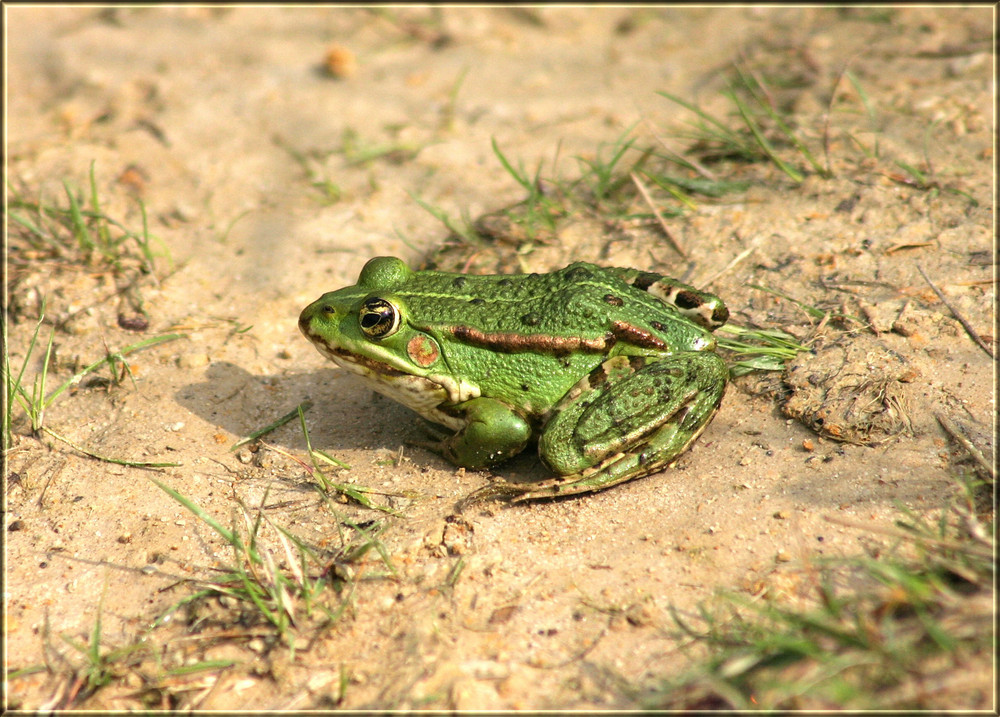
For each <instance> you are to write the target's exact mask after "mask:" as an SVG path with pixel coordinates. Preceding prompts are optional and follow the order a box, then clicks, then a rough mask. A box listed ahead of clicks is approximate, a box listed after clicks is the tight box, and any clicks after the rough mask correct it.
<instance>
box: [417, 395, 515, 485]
mask: <svg viewBox="0 0 1000 717" xmlns="http://www.w3.org/2000/svg"><path fill="white" fill-rule="evenodd" d="M454 410H456V411H458V412H459V413H460V414H461V415H462V417H463V418H464V419H465V425H464V426H462V427H461V428H460V429H459V430H458V432H457V433H455V435H453V436H449V437H448V438H445V439H444V440H442V441H440V442H439V443H436V444H434V445H431V446H428V447H430V448H432V449H434V450H436V451H437V452H438V453H440V454H441V455H442V456H444V457H445V458H447V459H448V460H449V461H451V462H452V463H455V464H456V465H460V466H465V467H466V468H485V467H486V466H491V465H493V464H495V463H499V462H501V461H505V460H507V459H508V458H511V457H513V456H516V455H517V454H518V453H520V452H521V451H523V450H524V447H525V445H527V443H528V441H529V440H530V438H531V426H529V425H528V422H527V421H525V420H524V417H523V416H522V415H521V414H519V413H517V412H516V411H514V410H513V409H511V408H510V407H509V406H507V405H506V404H504V403H501V402H500V401H496V400H494V399H492V398H473V399H471V400H469V401H465V402H464V403H460V404H458V405H456V406H455V407H454Z"/></svg>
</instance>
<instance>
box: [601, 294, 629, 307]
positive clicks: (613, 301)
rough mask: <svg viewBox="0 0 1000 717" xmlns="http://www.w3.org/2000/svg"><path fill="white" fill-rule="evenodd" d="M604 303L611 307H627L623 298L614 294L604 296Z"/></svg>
mask: <svg viewBox="0 0 1000 717" xmlns="http://www.w3.org/2000/svg"><path fill="white" fill-rule="evenodd" d="M604 302H605V303H606V304H610V305H611V306H624V305H625V302H624V301H623V300H622V297H620V296H615V295H614V294H605V295H604Z"/></svg>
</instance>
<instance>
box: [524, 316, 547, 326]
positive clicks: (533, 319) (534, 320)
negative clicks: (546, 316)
mask: <svg viewBox="0 0 1000 717" xmlns="http://www.w3.org/2000/svg"><path fill="white" fill-rule="evenodd" d="M521 323H522V324H524V325H525V326H538V325H539V324H540V323H542V317H540V316H539V315H538V314H536V313H530V314H525V315H524V316H522V317H521Z"/></svg>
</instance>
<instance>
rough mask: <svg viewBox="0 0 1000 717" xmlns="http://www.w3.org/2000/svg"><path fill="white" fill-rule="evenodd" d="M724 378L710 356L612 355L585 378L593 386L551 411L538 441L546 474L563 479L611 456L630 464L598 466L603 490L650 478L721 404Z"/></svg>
mask: <svg viewBox="0 0 1000 717" xmlns="http://www.w3.org/2000/svg"><path fill="white" fill-rule="evenodd" d="M727 378H728V369H727V367H726V364H725V362H724V361H723V360H722V359H721V358H719V357H718V356H717V355H715V354H714V353H710V352H695V351H692V352H683V353H677V354H673V355H670V356H664V357H662V358H655V359H644V358H641V357H626V356H616V357H614V358H611V359H609V360H608V361H605V362H604V364H602V366H601V368H600V369H599V370H598V371H596V372H594V373H592V374H591V376H589V377H588V379H587V380H588V381H589V382H590V383H591V384H596V385H595V386H593V387H591V388H590V389H589V390H587V389H585V388H584V387H583V386H581V385H578V386H577V387H575V388H574V390H573V391H571V392H570V394H569V395H567V397H566V399H564V400H563V401H562V402H560V404H559V405H558V406H557V407H556V412H555V414H554V415H553V416H552V418H551V419H550V420H549V422H548V424H547V425H546V427H545V432H544V433H543V434H542V436H541V437H540V439H539V442H538V449H539V453H540V454H541V456H542V458H543V460H544V461H545V462H546V464H547V465H548V466H549V467H550V468H551V469H552V471H553V472H555V473H558V474H560V475H567V476H568V475H570V474H577V473H581V472H582V471H585V470H587V469H588V468H593V467H595V466H598V465H600V464H601V463H602V461H604V460H605V459H608V458H609V457H613V456H615V455H621V454H628V455H631V456H632V458H634V460H625V461H624V463H622V465H620V466H618V468H617V469H613V468H611V467H610V466H605V467H602V470H601V472H602V473H607V474H608V475H604V476H603V477H602V478H599V479H598V480H599V482H600V483H601V484H602V485H611V484H613V483H615V482H620V481H622V480H626V479H627V478H630V477H635V475H640V474H643V473H649V472H652V471H653V470H656V469H657V468H658V467H660V466H662V465H664V464H666V463H668V462H669V461H670V460H672V459H673V458H675V457H676V456H678V455H680V454H681V453H682V452H683V451H684V449H685V448H687V446H688V444H690V443H691V441H693V440H694V439H695V438H697V436H698V434H699V433H701V430H702V428H704V426H705V425H706V424H707V423H708V421H709V420H710V419H711V417H712V415H713V414H714V413H715V410H716V409H717V408H718V406H719V403H720V401H721V400H722V394H723V393H724V391H725V388H726V381H727ZM583 383H584V382H581V384H583ZM640 454H641V455H640ZM631 463H634V464H635V465H632V466H631V467H630V468H628V469H625V467H624V466H625V464H631ZM612 474H614V475H612ZM617 474H622V475H620V476H619V475H617ZM595 478H596V476H595Z"/></svg>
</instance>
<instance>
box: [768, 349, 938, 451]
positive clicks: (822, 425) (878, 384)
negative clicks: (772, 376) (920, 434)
mask: <svg viewBox="0 0 1000 717" xmlns="http://www.w3.org/2000/svg"><path fill="white" fill-rule="evenodd" d="M919 378H920V370H919V369H918V368H917V367H916V366H914V365H913V363H912V362H911V361H909V360H907V359H906V358H905V357H904V356H902V355H901V354H899V353H897V352H896V351H894V350H893V349H891V348H889V346H888V345H886V344H885V342H883V341H880V340H879V339H878V338H877V337H875V336H870V335H861V336H844V337H841V338H839V339H838V340H836V341H833V342H831V343H829V344H827V345H824V346H822V347H821V348H813V349H812V351H810V352H807V353H803V354H800V355H799V357H798V358H796V359H794V360H793V361H792V362H791V364H790V365H789V367H788V370H787V372H786V374H785V377H784V381H785V384H786V385H787V386H788V388H789V390H790V392H791V395H789V397H788V398H787V400H785V401H784V403H783V404H782V411H783V412H784V413H785V415H787V416H790V417H791V418H795V419H797V420H800V421H802V422H803V423H805V425H807V426H808V427H809V428H811V429H812V430H814V431H816V432H817V433H818V434H820V435H821V436H825V437H827V438H832V439H834V440H836V441H845V442H848V443H857V444H859V445H866V444H870V445H878V444H880V443H884V442H885V441H888V440H890V439H892V438H895V437H897V436H899V435H901V434H909V435H912V433H913V421H912V419H911V417H910V413H911V411H912V410H913V406H914V404H915V401H916V399H917V395H916V392H918V391H919V390H920V389H919V388H918V387H917V386H914V382H915V381H917V380H918V379H919Z"/></svg>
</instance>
